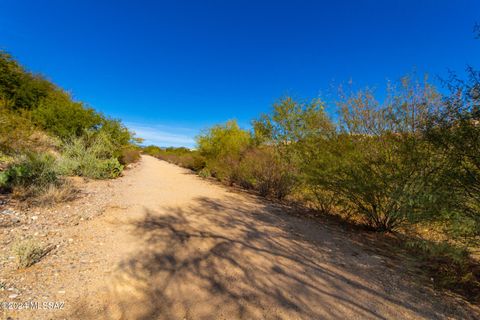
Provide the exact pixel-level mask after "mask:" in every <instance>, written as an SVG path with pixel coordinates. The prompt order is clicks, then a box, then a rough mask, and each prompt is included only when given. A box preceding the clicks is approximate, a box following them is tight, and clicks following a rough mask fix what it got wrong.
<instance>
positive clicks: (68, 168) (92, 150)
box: [60, 131, 123, 179]
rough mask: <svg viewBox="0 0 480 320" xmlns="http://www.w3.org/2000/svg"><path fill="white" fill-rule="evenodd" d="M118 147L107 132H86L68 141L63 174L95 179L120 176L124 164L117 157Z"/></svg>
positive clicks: (65, 148)
mask: <svg viewBox="0 0 480 320" xmlns="http://www.w3.org/2000/svg"><path fill="white" fill-rule="evenodd" d="M115 153H116V148H115V146H114V143H113V142H112V140H111V139H110V137H109V136H108V134H107V133H105V132H103V131H100V132H95V131H90V132H86V133H85V134H84V135H83V136H81V137H79V138H74V139H72V140H71V141H70V142H68V143H66V144H65V146H64V149H63V157H62V159H61V161H60V168H61V171H62V173H63V174H66V175H79V176H84V177H88V178H94V179H109V178H116V177H118V176H119V175H120V174H121V172H122V170H123V166H122V165H121V164H120V162H119V161H118V159H117V158H116V157H115Z"/></svg>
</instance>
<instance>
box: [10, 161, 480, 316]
mask: <svg viewBox="0 0 480 320" xmlns="http://www.w3.org/2000/svg"><path fill="white" fill-rule="evenodd" d="M113 184H114V187H113V188H111V189H109V190H107V191H108V193H109V195H110V196H109V197H108V205H107V206H106V208H107V209H106V210H105V211H104V213H103V214H102V215H101V216H99V217H96V218H95V219H92V220H89V221H87V222H85V223H83V224H80V225H78V226H74V227H72V228H70V229H69V230H66V231H65V232H66V234H68V237H71V238H72V239H73V241H75V243H79V244H81V245H79V246H72V247H71V250H72V251H73V253H72V254H71V255H70V256H71V257H77V256H78V257H85V256H87V258H86V259H87V260H88V261H89V262H90V263H87V264H86V266H84V267H82V264H80V263H79V264H80V265H79V266H78V267H77V268H76V269H74V270H70V269H69V270H65V271H62V270H60V271H59V272H61V281H60V282H62V284H63V286H64V287H65V286H66V293H65V296H64V298H63V299H64V300H65V302H66V308H65V309H64V310H62V311H49V312H47V311H38V310H37V311H28V312H27V311H23V312H22V313H17V314H15V315H20V316H19V318H21V319H28V318H31V319H39V318H40V319H41V318H44V319H49V318H53V319H61V318H66V319H436V318H438V319H446V318H452V319H453V318H456V319H460V318H464V319H475V318H477V315H476V314H475V311H474V310H473V309H472V308H470V307H468V306H467V305H461V304H459V303H458V302H457V301H456V300H454V299H453V298H449V297H446V296H444V295H441V294H438V293H434V292H433V291H432V290H431V289H429V288H427V287H425V286H422V285H419V284H416V283H415V282H413V281H411V279H412V276H411V275H408V274H407V273H405V272H403V271H402V270H403V269H401V268H400V267H399V266H397V264H398V263H397V262H396V261H395V260H391V258H386V257H384V256H381V255H378V254H376V253H375V252H374V251H371V250H368V248H366V246H365V244H362V241H359V240H358V239H354V237H352V236H350V235H349V234H348V233H346V232H345V231H342V229H341V228H340V227H338V226H335V225H332V224H328V223H321V222H319V221H315V220H309V219H305V218H301V217H299V216H295V215H292V214H289V213H288V212H287V211H288V208H285V207H282V206H280V205H275V204H272V203H269V202H266V201H264V200H261V199H259V198H256V197H254V196H251V195H248V194H245V193H242V192H235V191H232V190H228V189H227V188H225V187H223V186H221V185H218V184H216V183H212V182H210V181H206V180H203V179H201V178H199V177H197V176H195V175H194V174H192V173H191V172H189V171H188V170H185V169H182V168H179V167H177V166H174V165H171V164H168V163H166V162H163V161H159V160H157V159H154V158H152V157H148V156H144V157H143V158H142V161H141V163H140V165H139V166H138V167H136V168H134V169H132V170H130V171H129V172H127V173H126V175H125V177H123V178H121V179H119V180H117V181H115V182H113ZM72 259H73V258H72ZM47 260H48V257H47ZM45 263H48V261H47V262H45ZM46 290H48V288H47V289H46ZM52 290H57V289H56V288H55V289H52Z"/></svg>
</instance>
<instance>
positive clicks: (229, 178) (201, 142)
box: [197, 120, 252, 183]
mask: <svg viewBox="0 0 480 320" xmlns="http://www.w3.org/2000/svg"><path fill="white" fill-rule="evenodd" d="M251 144H252V138H251V135H250V133H249V132H248V131H246V130H243V129H241V128H240V127H239V126H238V124H237V122H236V121H235V120H231V121H228V122H227V123H225V125H217V126H214V127H212V128H210V129H208V130H206V131H205V132H203V134H201V135H199V136H198V137H197V145H198V152H199V154H200V155H201V156H202V157H204V158H205V164H206V167H208V168H209V170H210V173H211V174H212V175H213V176H215V177H216V178H218V179H220V180H222V181H226V182H230V183H233V182H235V176H236V172H237V170H238V166H239V163H240V159H241V157H242V154H243V153H244V152H245V151H246V150H247V149H248V148H249V147H250V146H251Z"/></svg>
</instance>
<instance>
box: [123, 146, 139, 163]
mask: <svg viewBox="0 0 480 320" xmlns="http://www.w3.org/2000/svg"><path fill="white" fill-rule="evenodd" d="M138 160H140V150H139V149H138V148H135V147H125V148H123V149H122V151H121V154H120V159H119V161H120V163H121V164H122V165H127V164H130V163H135V162H137V161H138Z"/></svg>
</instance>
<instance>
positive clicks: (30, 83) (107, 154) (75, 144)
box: [0, 51, 139, 198]
mask: <svg viewBox="0 0 480 320" xmlns="http://www.w3.org/2000/svg"><path fill="white" fill-rule="evenodd" d="M137 141H139V140H138V139H136V138H135V137H134V135H133V133H131V132H130V131H129V130H128V129H127V128H126V127H125V126H124V125H123V124H122V123H121V122H120V121H118V120H115V119H109V118H106V117H104V116H103V115H102V114H100V113H98V112H96V111H94V110H93V109H91V108H86V107H85V106H84V105H83V104H82V103H81V102H77V101H74V100H73V99H72V97H71V95H70V94H68V93H66V92H65V91H63V90H62V89H61V88H59V87H57V86H56V85H54V84H53V83H51V82H50V81H48V80H46V79H45V78H43V77H41V76H39V75H35V74H32V73H30V72H28V71H26V70H25V69H24V68H22V67H21V66H20V65H19V64H18V63H17V62H16V61H15V60H14V59H13V58H12V57H11V56H10V55H9V54H7V53H5V52H3V51H0V152H2V153H5V154H8V155H11V156H13V157H14V158H15V159H16V161H15V163H14V165H11V166H9V167H8V168H7V169H6V170H5V171H3V172H0V183H1V187H2V189H3V190H10V191H14V189H17V190H19V189H20V188H23V189H25V190H26V191H27V192H24V194H25V195H26V196H27V197H28V196H29V195H36V196H38V195H39V194H44V193H45V192H47V191H48V190H49V191H48V192H49V193H51V194H56V195H59V194H61V193H62V194H63V193H65V194H66V192H64V191H65V190H66V189H67V188H64V189H62V190H60V189H59V190H57V189H56V188H57V187H59V182H58V181H60V180H61V179H58V175H59V174H64V175H72V174H73V175H83V176H87V177H92V178H113V177H117V176H118V175H120V173H121V171H122V169H123V166H122V165H121V164H120V163H119V159H120V160H122V161H123V162H125V163H127V162H131V161H135V160H138V158H139V152H138V151H135V143H136V142H137ZM62 143H63V144H64V147H63V148H60V146H61V144H62ZM44 151H48V152H52V153H57V152H58V151H60V152H62V153H63V154H62V155H61V156H59V158H60V160H58V161H56V160H55V159H54V158H53V157H52V156H47V155H45V154H44ZM24 154H25V156H22V155H24ZM62 181H63V180H62ZM46 190H47V191H46ZM57 198H58V197H57Z"/></svg>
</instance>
